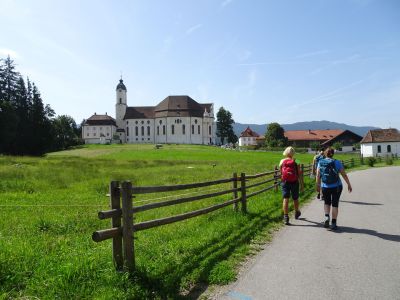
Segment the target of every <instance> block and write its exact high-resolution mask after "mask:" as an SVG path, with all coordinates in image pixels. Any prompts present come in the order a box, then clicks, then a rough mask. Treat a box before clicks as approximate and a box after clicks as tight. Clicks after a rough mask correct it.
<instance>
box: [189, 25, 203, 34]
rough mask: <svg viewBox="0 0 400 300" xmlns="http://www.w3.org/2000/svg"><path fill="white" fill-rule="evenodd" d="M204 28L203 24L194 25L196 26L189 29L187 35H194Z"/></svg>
mask: <svg viewBox="0 0 400 300" xmlns="http://www.w3.org/2000/svg"><path fill="white" fill-rule="evenodd" d="M202 26H203V24H197V25H194V26H192V27H190V28H188V29H187V30H186V34H188V35H189V34H192V33H193V32H194V31H196V30H198V29H200V28H201V27H202Z"/></svg>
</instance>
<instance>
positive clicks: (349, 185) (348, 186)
mask: <svg viewBox="0 0 400 300" xmlns="http://www.w3.org/2000/svg"><path fill="white" fill-rule="evenodd" d="M339 172H340V175H342V177H343V179H344V181H346V183H347V190H348V191H349V193H351V192H352V190H353V188H352V187H351V183H350V180H349V177H347V174H346V171H345V170H344V169H341V170H340V171H339Z"/></svg>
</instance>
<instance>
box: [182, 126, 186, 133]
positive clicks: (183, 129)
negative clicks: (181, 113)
mask: <svg viewBox="0 0 400 300" xmlns="http://www.w3.org/2000/svg"><path fill="white" fill-rule="evenodd" d="M182 134H186V128H185V124H182Z"/></svg>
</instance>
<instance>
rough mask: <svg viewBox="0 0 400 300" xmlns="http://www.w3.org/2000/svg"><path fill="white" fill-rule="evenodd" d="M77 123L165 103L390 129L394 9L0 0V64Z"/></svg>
mask: <svg viewBox="0 0 400 300" xmlns="http://www.w3.org/2000/svg"><path fill="white" fill-rule="evenodd" d="M7 55H10V57H11V58H12V59H13V60H14V61H15V63H16V65H17V70H18V71H19V72H20V73H21V74H22V75H23V76H24V77H27V76H28V77H29V78H30V80H32V81H33V82H35V84H36V85H37V86H38V88H39V90H40V92H41V94H42V98H43V101H44V102H45V103H46V104H50V106H51V107H52V108H53V109H54V110H55V112H56V114H58V115H70V116H72V117H73V118H74V119H75V120H76V122H77V123H80V122H81V121H82V120H83V119H87V118H89V117H90V116H91V115H92V114H94V113H95V112H96V113H97V114H104V113H106V112H107V113H108V114H109V115H111V116H114V117H115V102H116V96H115V88H116V85H117V84H118V81H119V79H120V77H121V74H122V78H123V80H124V83H125V85H126V87H127V90H128V105H129V106H155V105H157V104H158V103H159V102H161V101H162V100H163V99H164V98H165V97H167V96H169V95H189V96H190V97H192V98H193V99H195V100H196V101H198V102H199V103H210V102H212V103H214V107H215V112H216V111H217V110H218V109H219V107H221V106H223V107H224V108H225V109H227V110H229V111H230V112H231V113H232V116H233V119H234V120H235V121H236V122H239V123H248V124H265V123H270V122H278V123H281V124H289V123H294V122H301V121H313V120H329V121H335V122H340V123H346V124H349V125H357V126H365V125H369V126H377V127H382V128H388V127H394V128H398V129H400V1H397V0H393V1H390V0H376V1H374V0H347V1H346V0H337V1H332V0H298V1H293V0H290V1H287V0H279V1H278V0H276V1H269V0H196V1H195V0H168V1H165V0H141V1H135V0H131V1H128V0H126V1H124V0H119V1H111V0H108V1H105V0H96V1H95V0H85V1H80V0H78V1H77V0H69V1H66V0H65V1H54V0H49V1H42V0H37V1H29V0H26V1H25V0H21V1H17V0H15V1H12V0H0V58H6V57H7Z"/></svg>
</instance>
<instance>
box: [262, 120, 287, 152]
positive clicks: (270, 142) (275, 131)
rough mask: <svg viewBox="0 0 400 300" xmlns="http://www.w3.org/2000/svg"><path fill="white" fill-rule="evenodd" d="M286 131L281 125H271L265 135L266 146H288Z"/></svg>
mask: <svg viewBox="0 0 400 300" xmlns="http://www.w3.org/2000/svg"><path fill="white" fill-rule="evenodd" d="M287 142H288V140H287V138H286V137H285V130H284V129H283V128H282V126H281V125H279V123H276V122H275V123H270V124H269V125H268V127H267V132H266V133H265V144H266V145H267V146H268V147H284V146H286V145H287Z"/></svg>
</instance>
